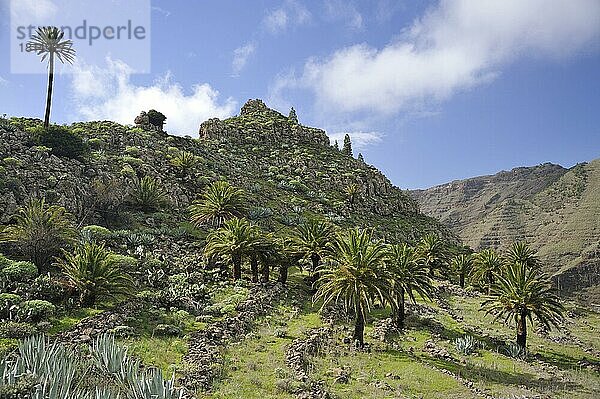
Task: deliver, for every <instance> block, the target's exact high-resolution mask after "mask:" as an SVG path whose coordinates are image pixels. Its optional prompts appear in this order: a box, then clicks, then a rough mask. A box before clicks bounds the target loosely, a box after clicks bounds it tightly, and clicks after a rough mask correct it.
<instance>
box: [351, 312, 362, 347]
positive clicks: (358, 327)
mask: <svg viewBox="0 0 600 399" xmlns="http://www.w3.org/2000/svg"><path fill="white" fill-rule="evenodd" d="M364 336H365V317H364V315H363V312H362V309H361V308H360V306H358V307H357V309H356V320H355V323H354V335H353V336H352V341H354V342H358V346H360V347H361V348H362V347H363V346H364V345H365V338H364Z"/></svg>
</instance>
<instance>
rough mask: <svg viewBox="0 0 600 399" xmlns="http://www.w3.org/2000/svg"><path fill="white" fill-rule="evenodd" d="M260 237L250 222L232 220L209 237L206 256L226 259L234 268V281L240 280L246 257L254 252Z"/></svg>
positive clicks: (205, 251) (205, 249) (256, 228)
mask: <svg viewBox="0 0 600 399" xmlns="http://www.w3.org/2000/svg"><path fill="white" fill-rule="evenodd" d="M258 235H259V233H258V227H256V226H253V225H251V224H250V222H248V220H246V219H239V218H234V219H230V220H228V221H226V222H225V224H224V225H223V227H221V228H219V229H217V230H215V231H213V232H211V233H210V234H209V235H208V237H207V242H206V247H205V248H204V254H205V255H206V256H207V257H211V256H220V257H222V258H226V259H227V260H228V261H229V262H230V263H231V265H232V266H233V279H234V280H239V279H240V278H242V262H243V260H244V257H245V256H247V255H249V254H250V253H251V252H252V251H253V248H254V246H255V245H256V237H257V236H258Z"/></svg>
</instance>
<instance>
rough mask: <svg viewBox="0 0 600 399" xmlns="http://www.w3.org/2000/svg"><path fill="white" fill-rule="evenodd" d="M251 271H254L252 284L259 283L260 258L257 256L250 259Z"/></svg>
mask: <svg viewBox="0 0 600 399" xmlns="http://www.w3.org/2000/svg"><path fill="white" fill-rule="evenodd" d="M250 269H251V270H252V282H253V283H257V282H258V258H257V257H256V255H252V257H251V258H250Z"/></svg>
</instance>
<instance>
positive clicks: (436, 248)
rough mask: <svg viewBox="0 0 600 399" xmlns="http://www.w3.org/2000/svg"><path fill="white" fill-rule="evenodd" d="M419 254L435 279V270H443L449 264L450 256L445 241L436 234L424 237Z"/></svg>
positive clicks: (420, 243)
mask: <svg viewBox="0 0 600 399" xmlns="http://www.w3.org/2000/svg"><path fill="white" fill-rule="evenodd" d="M419 252H420V253H421V256H423V261H424V262H425V264H426V265H427V267H428V268H429V275H430V276H431V277H433V274H434V272H435V269H442V268H443V267H444V265H446V264H447V263H448V255H447V251H446V246H445V245H444V241H443V240H442V239H441V238H440V237H439V236H438V235H436V234H433V233H429V234H426V235H424V236H423V237H422V238H421V241H420V242H419Z"/></svg>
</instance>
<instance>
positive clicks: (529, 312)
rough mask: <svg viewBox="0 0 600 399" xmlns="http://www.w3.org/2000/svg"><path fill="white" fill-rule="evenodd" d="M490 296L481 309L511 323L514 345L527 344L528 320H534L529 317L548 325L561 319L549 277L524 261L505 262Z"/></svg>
mask: <svg viewBox="0 0 600 399" xmlns="http://www.w3.org/2000/svg"><path fill="white" fill-rule="evenodd" d="M490 295H491V297H490V299H488V300H486V301H484V302H483V304H482V309H483V310H485V311H486V314H493V315H495V316H496V320H498V319H500V318H504V322H505V323H509V322H512V323H514V325H515V328H516V333H517V344H518V345H519V346H521V347H522V348H526V346H527V320H529V322H530V323H533V319H532V316H535V317H536V319H537V321H538V322H540V323H542V324H543V325H544V326H545V327H547V328H551V325H555V326H557V325H558V323H560V321H561V320H562V319H563V312H564V307H563V305H562V304H561V303H560V300H559V298H558V296H557V295H556V293H555V292H554V290H553V288H552V284H551V282H550V280H549V279H548V278H547V277H546V276H544V275H543V274H541V272H540V270H539V269H538V268H532V267H529V266H527V265H526V264H522V263H519V262H515V263H511V264H509V265H507V268H506V270H505V271H504V273H502V274H501V275H499V276H498V281H497V283H496V284H494V285H493V287H492V291H491V293H490Z"/></svg>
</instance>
